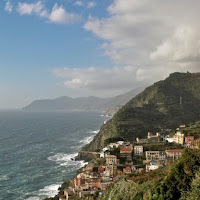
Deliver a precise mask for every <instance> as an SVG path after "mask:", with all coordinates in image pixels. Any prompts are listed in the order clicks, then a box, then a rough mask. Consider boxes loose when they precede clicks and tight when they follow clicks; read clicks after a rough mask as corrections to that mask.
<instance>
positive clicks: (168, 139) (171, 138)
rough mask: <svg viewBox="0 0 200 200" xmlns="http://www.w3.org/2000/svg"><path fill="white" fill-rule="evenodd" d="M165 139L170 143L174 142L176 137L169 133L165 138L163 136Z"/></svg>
mask: <svg viewBox="0 0 200 200" xmlns="http://www.w3.org/2000/svg"><path fill="white" fill-rule="evenodd" d="M163 141H167V142H169V143H172V142H174V138H173V137H170V136H169V135H167V136H166V137H165V138H163Z"/></svg>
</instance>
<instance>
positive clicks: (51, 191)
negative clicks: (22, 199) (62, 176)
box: [26, 184, 61, 200]
mask: <svg viewBox="0 0 200 200" xmlns="http://www.w3.org/2000/svg"><path fill="white" fill-rule="evenodd" d="M60 186H61V184H52V185H49V186H46V187H44V188H43V189H40V190H39V191H38V192H37V194H32V196H30V197H28V198H27V199H26V200H42V199H44V198H46V197H47V196H48V197H54V196H55V195H56V194H58V188H59V187H60Z"/></svg>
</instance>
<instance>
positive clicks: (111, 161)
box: [106, 155, 117, 165]
mask: <svg viewBox="0 0 200 200" xmlns="http://www.w3.org/2000/svg"><path fill="white" fill-rule="evenodd" d="M106 164H107V165H116V164H117V156H115V155H106Z"/></svg>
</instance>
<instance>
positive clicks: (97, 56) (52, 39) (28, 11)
mask: <svg viewBox="0 0 200 200" xmlns="http://www.w3.org/2000/svg"><path fill="white" fill-rule="evenodd" d="M197 8H199V2H198V1H195V0H194V1H193V3H188V1H186V0H182V1H181V0H177V1H176V2H175V3H174V1H172V0H169V1H167V2H165V3H163V2H162V3H160V1H158V0H149V1H147V0H144V1H143V2H142V3H141V1H139V0H101V1H100V0H98V1H97V0H28V1H24V0H9V1H7V0H2V1H1V3H0V27H1V28H0V96H1V97H0V108H1V109H5V108H20V107H23V106H25V105H27V104H29V103H30V102H31V101H33V100H35V99H44V98H55V97H58V96H65V95H67V96H71V97H78V96H90V95H95V96H101V97H104V96H114V95H117V94H121V93H123V92H126V91H129V90H131V89H133V88H136V87H138V86H141V85H144V84H146V83H153V82H154V81H157V80H160V79H163V78H165V77H166V76H168V74H169V73H171V72H174V71H187V70H188V71H199V56H200V42H199V41H200V40H199V22H198V20H197V19H198V17H199V12H198V9H197ZM187 11H190V12H187ZM191 11H192V12H191ZM169 12H170V16H169Z"/></svg>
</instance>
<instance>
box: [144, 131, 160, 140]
mask: <svg viewBox="0 0 200 200" xmlns="http://www.w3.org/2000/svg"><path fill="white" fill-rule="evenodd" d="M147 139H148V140H149V142H160V141H161V135H160V133H156V135H153V134H152V133H151V132H148V134H147Z"/></svg>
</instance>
